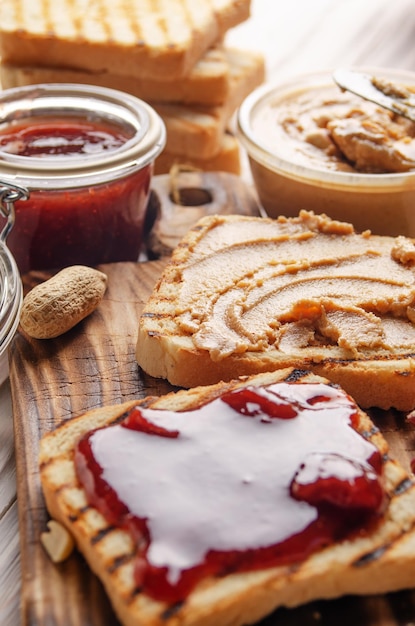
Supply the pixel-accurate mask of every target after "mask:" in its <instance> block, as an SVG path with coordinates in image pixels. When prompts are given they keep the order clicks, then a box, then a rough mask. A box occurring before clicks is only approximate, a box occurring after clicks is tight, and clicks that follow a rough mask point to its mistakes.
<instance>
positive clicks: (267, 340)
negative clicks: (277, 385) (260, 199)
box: [175, 211, 415, 360]
mask: <svg viewBox="0 0 415 626" xmlns="http://www.w3.org/2000/svg"><path fill="white" fill-rule="evenodd" d="M178 267H180V269H178V271H179V273H180V275H179V276H178V277H177V278H178V282H179V284H180V288H179V295H178V299H177V308H176V318H175V319H176V322H177V323H178V325H179V328H180V330H181V332H183V333H184V334H187V335H189V336H191V338H192V341H193V343H194V345H195V347H196V348H197V349H202V350H207V351H209V353H210V356H211V358H212V359H213V360H220V359H223V358H225V357H227V356H228V355H230V354H241V353H244V352H247V351H258V350H261V351H267V350H273V349H275V348H278V349H279V350H280V351H282V352H284V353H287V354H298V353H299V352H301V351H306V352H309V353H310V354H311V355H312V357H313V358H314V359H315V358H318V354H319V352H321V351H322V350H323V349H324V348H325V347H330V349H331V351H332V349H333V347H337V348H339V350H341V354H342V356H343V357H344V350H346V353H347V354H349V355H350V356H359V355H362V354H363V353H364V354H365V355H368V354H370V353H371V352H373V351H376V352H378V351H379V350H380V351H382V350H384V351H388V350H393V351H396V350H398V349H399V350H402V349H404V350H408V349H413V346H415V326H414V325H413V323H412V322H413V321H414V319H415V313H414V311H415V245H414V243H413V241H412V240H410V239H406V238H405V237H398V238H396V239H394V238H392V237H376V236H373V235H371V234H370V233H369V232H365V233H363V234H357V233H355V231H354V229H353V227H352V226H351V225H350V224H346V223H342V222H336V221H333V220H330V219H329V218H328V217H326V216H324V215H319V216H318V215H314V213H312V212H306V211H302V212H301V213H300V215H299V217H297V218H293V219H287V218H279V219H278V220H267V219H255V218H243V217H236V218H235V219H234V218H232V217H231V218H229V217H228V218H227V219H223V218H220V217H217V219H216V221H211V227H210V229H209V230H208V231H206V232H203V236H202V237H201V238H200V239H199V241H198V242H197V243H196V244H195V245H194V247H193V248H192V251H191V254H190V256H188V257H187V262H186V263H184V264H183V265H182V266H180V264H179V266H178Z"/></svg>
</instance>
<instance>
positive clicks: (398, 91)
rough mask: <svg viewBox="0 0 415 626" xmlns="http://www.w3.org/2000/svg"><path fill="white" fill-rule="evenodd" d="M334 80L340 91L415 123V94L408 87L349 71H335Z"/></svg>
mask: <svg viewBox="0 0 415 626" xmlns="http://www.w3.org/2000/svg"><path fill="white" fill-rule="evenodd" d="M333 80H334V82H335V83H336V84H337V85H338V86H339V87H340V89H342V90H346V91H350V92H351V93H354V94H355V95H357V96H360V97H361V98H364V99H365V100H370V101H371V102H374V103H375V104H378V105H379V106H381V107H383V108H385V109H388V110H389V111H392V112H393V113H396V114H398V115H402V116H403V117H406V118H408V119H409V120H411V121H412V122H415V93H414V92H412V91H410V89H409V88H408V86H407V85H402V84H400V83H397V82H395V81H391V80H389V79H385V78H380V77H376V76H372V75H370V74H365V73H363V72H356V71H353V70H348V69H337V70H335V71H334V72H333ZM414 89H415V85H414Z"/></svg>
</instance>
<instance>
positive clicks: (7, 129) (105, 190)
mask: <svg viewBox="0 0 415 626" xmlns="http://www.w3.org/2000/svg"><path fill="white" fill-rule="evenodd" d="M0 112H1V114H0V180H3V181H4V182H5V183H7V182H9V183H11V184H17V185H20V186H22V187H23V188H25V189H26V190H27V192H28V198H27V199H26V200H23V199H22V200H18V201H17V202H16V203H15V213H16V219H15V225H14V228H13V230H12V232H11V233H10V236H9V239H8V247H9V249H10V251H11V253H12V254H13V256H14V258H15V260H16V262H17V265H18V268H19V271H20V273H21V274H23V273H26V272H28V271H30V270H45V269H55V268H60V267H64V266H67V265H73V264H75V263H77V264H78V263H80V264H85V265H97V264H99V263H109V262H117V261H136V260H137V259H138V256H139V252H140V247H141V239H142V232H143V224H144V218H145V210H146V205H147V201H148V197H149V193H150V182H151V176H152V172H153V163H154V161H155V159H156V157H157V156H158V155H159V154H160V152H161V151H162V150H163V148H164V145H165V139H166V131H165V127H164V124H163V121H162V120H161V118H160V117H159V116H158V115H157V113H156V112H155V111H154V110H153V108H152V107H151V106H149V105H148V104H146V103H145V102H143V101H142V100H139V99H138V98H135V97H133V96H130V95H129V94H126V93H122V92H119V91H115V90H112V89H105V88H99V87H95V86H89V85H75V84H44V85H32V86H29V87H21V88H16V89H9V90H5V91H3V92H2V93H1V94H0Z"/></svg>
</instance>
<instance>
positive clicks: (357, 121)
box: [252, 86, 415, 173]
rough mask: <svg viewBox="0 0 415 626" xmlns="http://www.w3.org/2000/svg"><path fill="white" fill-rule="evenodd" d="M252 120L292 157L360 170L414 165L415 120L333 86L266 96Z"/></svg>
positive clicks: (260, 132)
mask: <svg viewBox="0 0 415 626" xmlns="http://www.w3.org/2000/svg"><path fill="white" fill-rule="evenodd" d="M252 125H253V130H254V132H255V133H256V134H257V136H258V137H260V139H261V141H262V142H263V143H264V144H265V145H267V146H268V148H269V149H270V151H271V152H276V153H277V154H279V155H280V156H281V157H282V158H284V159H286V160H289V161H293V162H294V163H298V164H302V165H307V166H315V167H320V168H321V167H323V168H325V169H328V170H335V171H345V172H362V173H388V172H406V171H410V170H413V169H415V124H414V123H413V122H410V121H409V120H407V119H405V118H403V117H401V116H398V115H396V114H394V113H392V112H390V111H387V110H385V109H383V108H381V107H379V106H377V105H375V104H373V103H371V102H366V101H365V100H363V99H362V98H359V97H358V96H354V95H352V94H349V93H342V92H341V91H340V89H338V88H337V87H336V86H333V87H321V88H315V89H313V90H312V91H303V92H299V93H298V94H295V95H292V96H290V97H287V98H286V99H284V100H275V102H272V101H271V102H268V103H267V106H266V107H265V106H264V107H263V109H261V114H260V115H257V116H256V118H255V119H254V120H253V122H252Z"/></svg>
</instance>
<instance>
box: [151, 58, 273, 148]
mask: <svg viewBox="0 0 415 626" xmlns="http://www.w3.org/2000/svg"><path fill="white" fill-rule="evenodd" d="M231 57H232V61H231V63H230V66H229V69H230V79H229V80H230V91H229V94H228V98H227V100H226V101H225V102H224V103H223V104H221V105H218V106H206V105H198V104H193V105H190V104H189V105H183V104H180V103H176V104H174V103H164V102H151V103H150V104H152V106H153V107H154V109H155V110H156V111H157V113H158V114H159V115H160V117H161V118H162V119H163V121H164V123H165V125H166V131H167V143H166V151H167V152H168V153H169V154H172V153H173V154H178V155H185V156H186V157H189V158H196V159H210V158H211V157H213V156H215V155H216V154H217V153H218V152H219V151H220V149H221V143H222V140H223V136H224V133H225V130H226V128H227V126H228V124H229V121H230V119H231V117H232V115H233V113H234V112H235V110H236V109H237V107H238V106H239V105H240V104H241V102H242V101H243V100H244V98H245V97H246V96H247V95H248V94H249V93H250V92H251V91H252V90H253V89H255V87H258V86H259V85H260V84H261V83H262V82H263V81H264V77H265V66H264V58H263V56H262V55H261V54H259V53H257V52H252V53H250V54H249V55H241V54H239V51H236V50H233V52H232V53H229V55H228V58H229V59H231Z"/></svg>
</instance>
